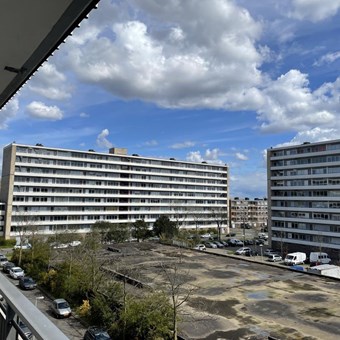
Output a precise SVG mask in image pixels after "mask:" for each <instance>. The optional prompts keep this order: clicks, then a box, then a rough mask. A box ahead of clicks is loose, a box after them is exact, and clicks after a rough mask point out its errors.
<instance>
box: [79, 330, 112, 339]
mask: <svg viewBox="0 0 340 340" xmlns="http://www.w3.org/2000/svg"><path fill="white" fill-rule="evenodd" d="M110 339H111V338H110V336H109V334H108V333H107V331H106V330H105V329H103V328H99V327H89V328H88V329H87V331H86V332H85V334H84V340H110Z"/></svg>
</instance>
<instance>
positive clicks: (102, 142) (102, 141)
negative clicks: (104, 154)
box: [97, 129, 113, 149]
mask: <svg viewBox="0 0 340 340" xmlns="http://www.w3.org/2000/svg"><path fill="white" fill-rule="evenodd" d="M109 134H110V132H109V130H108V129H104V130H103V131H102V132H101V133H100V134H99V135H98V136H97V145H98V146H99V147H101V148H108V149H109V148H112V146H113V144H112V143H111V142H110V141H109V140H108V139H107V137H108V136H109Z"/></svg>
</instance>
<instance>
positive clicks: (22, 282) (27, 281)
mask: <svg viewBox="0 0 340 340" xmlns="http://www.w3.org/2000/svg"><path fill="white" fill-rule="evenodd" d="M19 287H20V288H21V289H26V290H28V289H35V288H37V283H36V282H35V281H34V280H33V279H32V278H31V277H29V276H23V277H21V278H20V279H19Z"/></svg>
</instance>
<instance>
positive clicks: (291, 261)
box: [284, 252, 307, 266]
mask: <svg viewBox="0 0 340 340" xmlns="http://www.w3.org/2000/svg"><path fill="white" fill-rule="evenodd" d="M306 259H307V257H306V253H302V252H295V253H290V254H287V255H286V257H285V259H284V262H285V264H287V265H289V266H294V265H296V264H303V263H305V261H306Z"/></svg>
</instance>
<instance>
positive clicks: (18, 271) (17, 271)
mask: <svg viewBox="0 0 340 340" xmlns="http://www.w3.org/2000/svg"><path fill="white" fill-rule="evenodd" d="M9 275H10V276H11V277H12V278H13V279H16V280H18V279H19V277H21V276H25V272H24V270H23V269H22V268H20V267H13V268H11V269H10V270H9Z"/></svg>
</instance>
